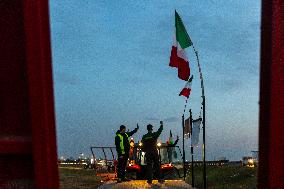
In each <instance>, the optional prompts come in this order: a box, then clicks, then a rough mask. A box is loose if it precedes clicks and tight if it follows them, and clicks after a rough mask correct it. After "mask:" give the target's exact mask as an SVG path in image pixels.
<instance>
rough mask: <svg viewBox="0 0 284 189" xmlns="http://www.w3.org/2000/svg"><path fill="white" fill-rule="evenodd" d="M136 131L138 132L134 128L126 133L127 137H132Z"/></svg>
mask: <svg viewBox="0 0 284 189" xmlns="http://www.w3.org/2000/svg"><path fill="white" fill-rule="evenodd" d="M137 131H138V129H137V128H135V129H134V130H133V131H130V132H127V135H128V136H132V135H134V134H135V133H136V132H137Z"/></svg>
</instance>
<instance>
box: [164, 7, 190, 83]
mask: <svg viewBox="0 0 284 189" xmlns="http://www.w3.org/2000/svg"><path fill="white" fill-rule="evenodd" d="M191 45H192V41H191V39H190V37H189V35H188V33H187V31H186V29H185V27H184V24H183V22H182V20H181V18H180V16H179V14H178V13H177V12H176V11H175V35H174V43H173V45H172V50H171V57H170V63H169V66H171V67H176V68H178V77H179V78H180V79H182V80H185V81H187V80H188V78H189V76H190V68H189V61H188V58H187V56H186V53H185V48H187V47H189V46H191Z"/></svg>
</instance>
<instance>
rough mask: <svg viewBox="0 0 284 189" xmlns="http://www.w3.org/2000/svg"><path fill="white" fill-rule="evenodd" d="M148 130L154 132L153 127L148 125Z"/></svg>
mask: <svg viewBox="0 0 284 189" xmlns="http://www.w3.org/2000/svg"><path fill="white" fill-rule="evenodd" d="M147 130H148V132H149V133H151V132H153V125H151V124H148V125H147Z"/></svg>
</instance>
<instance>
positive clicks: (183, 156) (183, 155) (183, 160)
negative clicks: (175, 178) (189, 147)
mask: <svg viewBox="0 0 284 189" xmlns="http://www.w3.org/2000/svg"><path fill="white" fill-rule="evenodd" d="M182 164H183V180H184V181H185V177H186V170H185V150H184V113H183V115H182Z"/></svg>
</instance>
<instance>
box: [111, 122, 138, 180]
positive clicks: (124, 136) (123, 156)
mask: <svg viewBox="0 0 284 189" xmlns="http://www.w3.org/2000/svg"><path fill="white" fill-rule="evenodd" d="M138 129H139V126H138V124H137V127H136V128H135V129H134V130H133V131H131V132H126V127H125V126H124V125H121V126H120V128H119V130H118V131H117V132H116V136H115V146H116V152H117V158H118V165H117V177H118V180H117V182H122V181H129V179H126V178H125V169H126V164H127V160H128V157H129V150H130V144H129V137H130V136H132V135H133V134H134V133H136V132H137V130H138Z"/></svg>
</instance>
